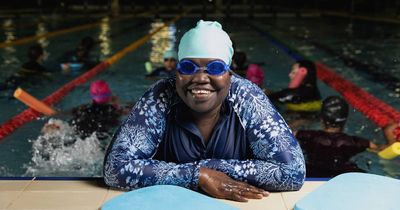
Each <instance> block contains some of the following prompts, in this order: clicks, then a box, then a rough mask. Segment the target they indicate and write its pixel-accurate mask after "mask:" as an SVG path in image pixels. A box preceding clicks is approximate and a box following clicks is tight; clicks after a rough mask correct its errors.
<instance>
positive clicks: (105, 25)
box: [98, 17, 111, 60]
mask: <svg viewBox="0 0 400 210" xmlns="http://www.w3.org/2000/svg"><path fill="white" fill-rule="evenodd" d="M98 39H99V41H100V52H101V58H100V60H104V59H105V58H107V57H108V55H109V54H110V53H111V49H110V42H111V40H110V18H108V17H105V18H103V19H102V20H101V24H100V34H99V37H98Z"/></svg>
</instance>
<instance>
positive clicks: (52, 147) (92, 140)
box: [25, 119, 109, 177]
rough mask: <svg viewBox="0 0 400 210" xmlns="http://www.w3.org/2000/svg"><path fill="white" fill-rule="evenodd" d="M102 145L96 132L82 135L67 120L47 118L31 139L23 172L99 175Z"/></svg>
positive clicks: (59, 174)
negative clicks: (40, 130) (28, 160)
mask: <svg viewBox="0 0 400 210" xmlns="http://www.w3.org/2000/svg"><path fill="white" fill-rule="evenodd" d="M102 139H103V138H102ZM108 139H109V138H108ZM104 148H105V146H104V143H102V142H101V141H100V140H99V139H98V135H96V133H93V134H92V135H91V136H89V137H87V138H84V139H82V138H81V137H80V136H79V135H78V133H77V132H76V130H75V128H74V127H73V126H71V125H69V124H68V123H67V122H65V121H62V120H58V119H50V120H49V122H48V123H47V124H46V125H45V126H44V127H43V129H42V135H40V136H39V137H38V138H37V139H36V140H33V143H32V160H31V162H30V163H29V164H28V165H27V166H25V167H26V168H27V170H26V173H25V175H26V176H73V177H77V176H85V177H95V176H101V175H102V173H101V169H102V165H103V158H104V153H105V151H104Z"/></svg>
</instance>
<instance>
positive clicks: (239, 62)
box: [231, 51, 248, 77]
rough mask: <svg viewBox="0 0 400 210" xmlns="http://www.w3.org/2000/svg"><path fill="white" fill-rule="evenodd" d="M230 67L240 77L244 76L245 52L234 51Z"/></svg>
mask: <svg viewBox="0 0 400 210" xmlns="http://www.w3.org/2000/svg"><path fill="white" fill-rule="evenodd" d="M231 68H232V70H233V72H235V73H236V74H238V75H239V76H241V77H245V76H246V71H247V68H248V65H247V55H246V53H245V52H242V51H235V53H234V55H233V58H232V65H231Z"/></svg>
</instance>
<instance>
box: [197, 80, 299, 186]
mask: <svg viewBox="0 0 400 210" xmlns="http://www.w3.org/2000/svg"><path fill="white" fill-rule="evenodd" d="M229 100H230V101H231V103H232V105H233V107H234V110H235V113H236V114H237V115H238V117H239V119H240V121H241V123H242V126H243V127H244V128H245V130H246V136H247V139H248V142H249V148H250V149H251V151H252V153H253V155H252V156H253V159H252V160H243V161H238V160H210V161H209V162H207V163H206V164H205V165H206V166H210V167H212V168H215V169H218V170H223V171H225V172H226V173H227V174H228V175H229V176H231V177H233V178H236V179H239V180H244V181H247V182H248V183H250V184H252V185H254V186H256V187H260V188H263V189H265V190H267V191H284V190H298V189H300V188H301V186H302V185H303V183H304V179H305V161H304V157H303V153H302V151H301V148H300V146H299V144H298V142H297V141H296V139H295V138H294V136H293V134H292V132H291V130H290V128H289V127H288V125H287V124H286V123H285V121H284V120H283V118H282V117H281V115H280V114H279V113H278V112H277V111H276V110H275V108H274V106H273V105H272V104H271V102H270V101H269V100H268V98H267V97H266V96H265V94H264V93H263V92H262V91H261V90H260V89H259V88H258V87H257V86H256V85H254V84H251V83H248V82H247V81H245V80H241V79H240V78H239V79H237V80H235V78H234V79H233V83H232V85H231V94H230V96H229ZM249 168H250V169H249Z"/></svg>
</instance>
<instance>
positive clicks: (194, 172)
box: [190, 161, 200, 191]
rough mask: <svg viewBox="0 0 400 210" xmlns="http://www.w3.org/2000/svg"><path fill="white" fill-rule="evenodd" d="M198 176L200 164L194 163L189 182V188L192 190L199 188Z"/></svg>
mask: <svg viewBox="0 0 400 210" xmlns="http://www.w3.org/2000/svg"><path fill="white" fill-rule="evenodd" d="M199 176H200V164H199V162H197V161H196V162H194V163H193V166H192V179H191V181H190V188H191V189H192V190H196V191H197V190H198V187H199Z"/></svg>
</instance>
